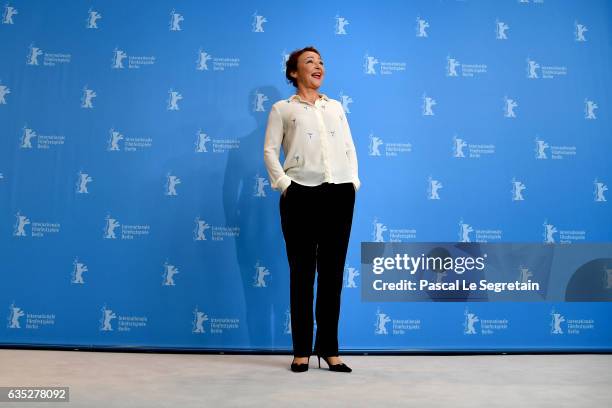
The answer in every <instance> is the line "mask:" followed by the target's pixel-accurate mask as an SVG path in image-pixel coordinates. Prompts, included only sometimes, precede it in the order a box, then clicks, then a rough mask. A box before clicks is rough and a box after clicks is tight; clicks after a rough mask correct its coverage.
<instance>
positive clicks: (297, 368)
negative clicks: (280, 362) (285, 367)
mask: <svg viewBox="0 0 612 408" xmlns="http://www.w3.org/2000/svg"><path fill="white" fill-rule="evenodd" d="M309 362H310V357H309V358H308V361H307V362H306V363H299V364H298V363H291V371H293V372H294V373H303V372H304V371H308V363H309Z"/></svg>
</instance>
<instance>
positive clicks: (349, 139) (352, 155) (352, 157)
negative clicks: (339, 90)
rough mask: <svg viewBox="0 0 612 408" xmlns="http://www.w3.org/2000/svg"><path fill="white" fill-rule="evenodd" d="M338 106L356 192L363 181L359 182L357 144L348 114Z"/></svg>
mask: <svg viewBox="0 0 612 408" xmlns="http://www.w3.org/2000/svg"><path fill="white" fill-rule="evenodd" d="M338 106H339V109H340V115H341V116H340V117H341V118H342V126H343V132H342V134H343V137H344V145H345V147H346V152H347V154H348V156H349V161H350V163H351V174H352V178H353V180H352V181H353V185H354V186H355V191H358V190H359V187H361V181H360V180H359V165H358V163H357V152H356V150H355V143H353V136H352V135H351V128H350V126H349V123H348V119H347V118H346V113H345V112H344V108H343V107H342V104H341V103H339V102H338Z"/></svg>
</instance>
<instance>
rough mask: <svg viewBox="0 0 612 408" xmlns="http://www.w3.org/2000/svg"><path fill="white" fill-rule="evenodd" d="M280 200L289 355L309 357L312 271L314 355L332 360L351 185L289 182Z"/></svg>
mask: <svg viewBox="0 0 612 408" xmlns="http://www.w3.org/2000/svg"><path fill="white" fill-rule="evenodd" d="M285 194H286V195H285V196H284V197H283V196H282V195H281V198H280V215H281V226H282V229H283V236H284V238H285V246H286V249H287V258H288V260H289V270H290V285H289V286H290V308H291V336H292V339H293V355H294V356H296V357H308V356H310V355H311V354H312V333H313V316H312V302H313V297H314V296H313V286H314V276H315V269H316V271H317V272H318V278H317V303H316V308H315V316H316V319H317V334H316V338H315V347H314V353H315V354H319V355H321V356H337V355H338V319H339V317H340V292H341V291H342V278H343V274H344V262H345V260H346V251H347V248H348V242H349V236H350V233H351V225H352V222H353V208H354V205H355V189H354V187H353V184H352V183H342V184H332V183H323V184H321V185H318V186H315V187H308V186H304V185H302V184H298V183H296V182H295V181H292V182H291V184H290V185H289V187H288V190H287V191H286V193H285Z"/></svg>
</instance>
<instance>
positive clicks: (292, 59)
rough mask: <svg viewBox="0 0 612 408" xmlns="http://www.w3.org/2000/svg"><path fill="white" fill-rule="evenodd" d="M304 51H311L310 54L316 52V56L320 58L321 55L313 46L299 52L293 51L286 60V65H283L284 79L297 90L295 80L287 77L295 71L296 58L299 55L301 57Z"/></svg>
mask: <svg viewBox="0 0 612 408" xmlns="http://www.w3.org/2000/svg"><path fill="white" fill-rule="evenodd" d="M306 51H312V52H316V53H317V54H319V57H320V56H321V53H320V52H319V51H318V50H317V49H316V48H315V47H313V46H308V47H304V48H302V49H301V50H295V51H293V52H292V53H291V54H290V55H289V58H288V59H287V63H286V64H285V77H286V78H287V80H288V81H289V82H291V84H292V85H293V86H294V87H296V88H297V80H296V79H295V78H293V77H292V76H291V75H289V74H290V73H291V72H294V71H297V69H298V68H297V66H298V58H299V57H300V55H302V54H303V53H305V52H306Z"/></svg>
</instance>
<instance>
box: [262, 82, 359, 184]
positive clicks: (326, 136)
mask: <svg viewBox="0 0 612 408" xmlns="http://www.w3.org/2000/svg"><path fill="white" fill-rule="evenodd" d="M281 144H282V146H283V152H284V154H285V162H284V164H283V165H282V166H281V164H280V160H279V157H280V146H281ZM264 162H265V164H266V168H267V170H268V175H269V176H270V185H271V186H272V188H273V189H274V190H278V191H281V192H282V191H284V190H285V189H286V188H287V187H289V184H291V181H292V180H295V181H296V182H298V183H300V184H303V185H305V186H317V185H319V184H322V183H325V182H328V183H348V182H351V183H353V185H354V186H355V191H357V190H359V187H360V186H361V182H360V181H359V177H358V174H357V168H358V166H357V153H356V152H355V145H354V143H353V138H352V137H351V130H350V128H349V124H348V120H347V119H346V114H345V113H344V108H343V107H342V104H341V103H340V102H339V101H337V100H335V99H330V98H328V97H327V95H325V94H322V93H320V94H319V98H317V100H316V101H315V103H314V106H313V105H311V104H309V103H308V102H306V101H304V100H302V98H300V96H299V95H297V94H295V95H292V96H291V97H290V98H288V99H281V100H280V101H278V102H276V103H275V104H274V105H272V108H271V109H270V113H269V115H268V126H267V128H266V138H265V141H264Z"/></svg>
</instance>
